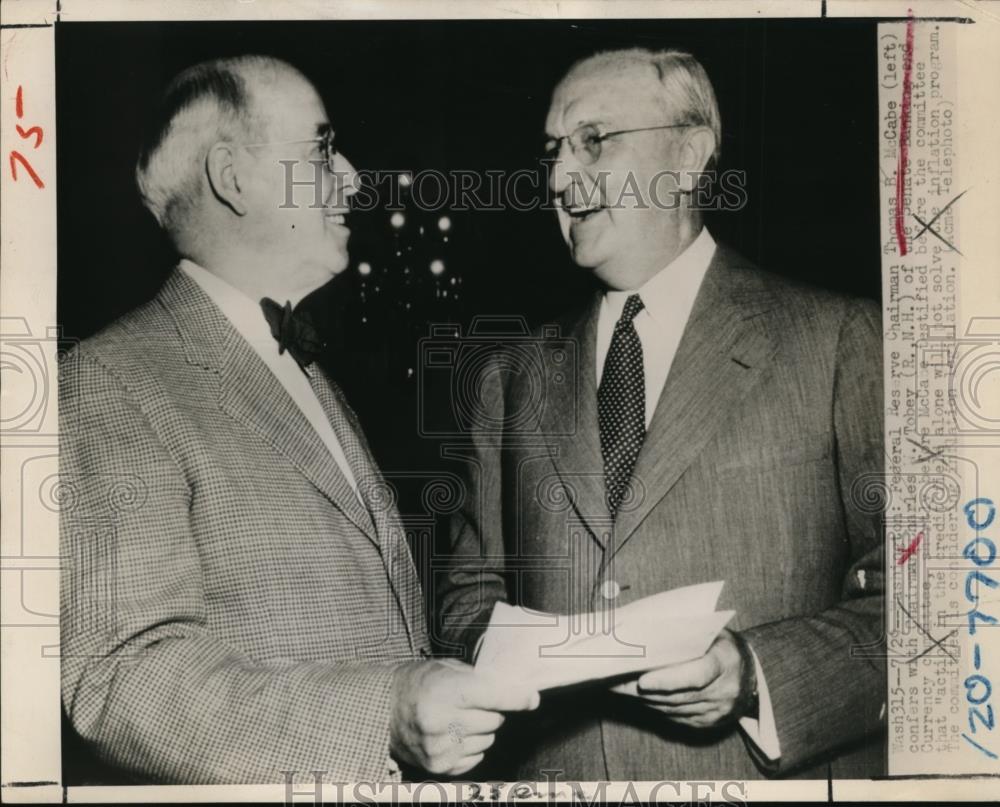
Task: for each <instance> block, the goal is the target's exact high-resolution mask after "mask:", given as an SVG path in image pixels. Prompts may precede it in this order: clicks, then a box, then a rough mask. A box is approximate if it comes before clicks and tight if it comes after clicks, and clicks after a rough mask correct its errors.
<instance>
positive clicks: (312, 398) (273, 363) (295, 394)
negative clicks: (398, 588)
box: [180, 258, 357, 493]
mask: <svg viewBox="0 0 1000 807" xmlns="http://www.w3.org/2000/svg"><path fill="white" fill-rule="evenodd" d="M180 268H181V270H183V271H184V273H185V274H187V276H188V277H190V278H191V279H192V280H193V281H194V282H195V283H197V284H198V285H199V286H200V287H201V289H202V290H203V291H204V292H205V294H207V295H208V296H209V297H210V298H211V299H212V302H213V303H215V304H216V305H217V306H218V307H219V308H220V309H221V311H222V313H223V314H224V315H225V317H226V319H228V320H229V322H230V323H231V324H232V326H233V327H234V328H235V329H236V330H237V331H238V332H239V334H240V336H242V337H243V338H244V339H246V340H247V342H249V343H250V347H252V348H253V349H254V352H255V353H256V354H257V355H258V356H260V357H261V359H262V360H263V361H264V364H266V365H267V367H268V369H270V371H271V372H272V373H274V376H275V378H277V379H278V381H279V382H280V383H281V386H282V387H284V388H285V391H286V392H287V393H288V394H289V396H290V397H291V399H292V400H293V401H294V402H295V404H296V406H298V408H299V409H300V410H301V412H302V414H303V415H305V417H306V420H308V421H309V423H310V424H311V425H312V427H313V428H314V429H315V430H316V434H318V435H319V438H320V440H322V441H323V444H324V445H325V446H326V447H327V449H328V450H329V452H330V454H331V455H332V456H333V459H334V460H335V461H336V463H337V466H338V467H339V468H340V470H341V473H343V474H344V476H345V477H346V479H347V481H348V482H349V483H350V485H351V488H352V489H353V490H354V492H355V493H357V484H356V483H355V481H354V474H352V473H351V467H350V466H349V465H348V464H347V457H346V455H345V454H344V449H343V448H342V447H341V445H340V441H339V440H337V435H336V434H335V433H334V431H333V426H331V425H330V420H329V418H327V416H326V412H324V411H323V405H322V404H321V403H320V402H319V398H317V397H316V393H315V392H313V388H312V386H311V385H310V383H309V379H308V378H307V377H306V373H308V372H309V371H308V370H306V371H305V372H303V369H302V368H301V367H299V363H298V362H297V361H295V359H294V358H292V354H291V353H289V352H288V351H285V352H284V353H281V354H279V353H278V342H277V340H276V339H275V338H274V336H272V335H271V328H270V326H269V325H268V324H267V320H266V319H265V318H264V312H263V310H262V309H261V307H260V301H259V300H251V299H250V298H249V297H247V296H246V295H245V294H244V293H243V292H242V291H240V290H239V289H237V288H235V287H233V286H231V285H229V284H228V283H227V282H226V281H225V280H223V279H222V278H220V277H219V276H218V275H214V274H212V273H211V272H209V271H208V270H207V269H205V268H203V267H201V266H199V265H198V264H196V263H194V262H193V261H189V260H187V259H186V258H185V259H183V260H181V262H180ZM276 302H278V303H279V304H280V303H283V301H282V300H277V301H276Z"/></svg>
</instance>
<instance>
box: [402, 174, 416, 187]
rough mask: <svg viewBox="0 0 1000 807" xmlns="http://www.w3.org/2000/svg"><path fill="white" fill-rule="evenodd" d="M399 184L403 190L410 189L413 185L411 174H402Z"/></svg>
mask: <svg viewBox="0 0 1000 807" xmlns="http://www.w3.org/2000/svg"><path fill="white" fill-rule="evenodd" d="M399 184H400V186H401V187H403V188H408V187H410V185H412V184H413V177H411V176H410V175H409V174H400V175H399Z"/></svg>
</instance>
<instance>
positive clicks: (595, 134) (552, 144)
mask: <svg viewBox="0 0 1000 807" xmlns="http://www.w3.org/2000/svg"><path fill="white" fill-rule="evenodd" d="M693 125H694V124H691V123H668V124H664V125H663V126H642V127H639V128H638V129H618V130H617V131H614V132H604V133H603V134H602V133H601V130H600V129H598V128H597V126H595V125H594V124H592V123H585V124H584V125H583V126H579V127H577V128H576V129H574V130H573V132H572V133H571V134H568V135H563V136H562V137H550V138H549V139H548V140H546V141H545V153H544V159H546V160H554V159H557V158H558V157H559V152H560V151H561V150H562V144H563V141H564V140H565V141H567V142H568V143H569V147H570V149H571V150H572V152H573V156H575V157H576V158H577V159H578V160H579V161H580V162H581V163H582V164H583V165H593V164H594V163H595V162H597V161H598V160H599V159H600V157H601V144H602V143H603V142H604V141H605V140H607V139H608V138H609V137H614V136H615V135H623V134H632V133H633V132H652V131H655V130H656V129H685V128H688V127H690V126H693Z"/></svg>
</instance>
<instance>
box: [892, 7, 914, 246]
mask: <svg viewBox="0 0 1000 807" xmlns="http://www.w3.org/2000/svg"><path fill="white" fill-rule="evenodd" d="M907 12H908V14H909V17H910V18H909V19H908V20H907V21H906V49H905V50H904V51H903V102H902V109H901V110H900V113H899V166H898V167H897V168H896V241H897V243H898V244H899V254H900V255H905V254H906V228H905V227H904V226H903V214H904V211H903V205H904V204H905V201H906V167H907V158H908V157H909V155H908V153H907V152H908V150H909V145H910V144H909V142H908V141H909V137H908V134H909V130H910V95H911V92H912V89H913V84H912V73H913V9H912V8H911V9H907Z"/></svg>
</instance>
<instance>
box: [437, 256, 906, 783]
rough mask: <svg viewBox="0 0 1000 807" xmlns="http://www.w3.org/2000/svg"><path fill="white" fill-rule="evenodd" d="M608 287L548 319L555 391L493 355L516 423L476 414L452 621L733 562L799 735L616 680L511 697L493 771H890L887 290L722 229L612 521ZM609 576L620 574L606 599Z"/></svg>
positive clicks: (752, 634)
mask: <svg viewBox="0 0 1000 807" xmlns="http://www.w3.org/2000/svg"><path fill="white" fill-rule="evenodd" d="M599 305H600V299H599V298H597V299H595V300H594V302H593V305H591V306H590V307H589V308H587V309H586V310H583V311H579V312H577V313H576V314H575V315H574V316H573V317H572V318H571V319H569V320H568V321H567V322H566V323H563V325H564V328H563V330H562V336H563V338H562V339H560V340H559V341H557V342H552V341H549V342H546V341H544V340H540V341H539V351H538V356H539V358H540V359H541V361H542V365H541V376H542V377H543V378H544V379H545V381H546V383H547V385H546V386H545V387H544V393H545V397H544V398H541V397H540V396H539V389H540V387H539V385H538V383H537V379H538V375H539V374H538V373H532V372H520V373H515V372H509V371H508V372H506V373H494V374H488V373H487V374H484V376H483V377H484V379H485V386H484V388H483V389H482V390H479V393H480V395H479V398H480V399H481V400H482V401H483V402H485V406H486V408H487V411H486V412H485V413H484V417H483V420H482V421H481V422H482V423H485V424H497V423H505V422H506V423H507V424H515V423H516V424H518V425H517V428H513V427H512V426H506V427H505V428H504V430H503V433H502V434H496V433H493V432H491V431H490V430H489V429H484V430H481V431H480V433H474V434H473V435H472V438H473V442H474V446H475V451H474V453H473V455H472V456H473V458H474V461H472V462H469V463H468V464H467V471H468V479H467V488H468V490H469V491H470V494H469V496H468V498H467V500H466V504H465V506H464V507H463V509H462V510H461V514H460V517H458V518H456V519H455V520H454V523H453V529H452V544H453V558H452V568H451V570H450V573H449V574H448V576H447V580H446V581H445V583H444V584H443V585H442V586H441V587H440V588H439V589H438V590H437V591H436V592H435V594H436V595H437V597H438V600H439V608H440V611H439V618H440V624H441V631H442V633H441V635H442V637H443V639H444V640H445V641H446V642H449V643H451V644H457V645H460V646H464V647H466V648H471V647H473V646H474V644H475V642H476V639H477V637H478V636H479V634H480V633H481V632H482V630H483V626H484V624H485V622H486V621H487V620H488V617H489V613H490V611H491V609H492V606H493V603H494V602H495V601H496V600H497V599H509V600H511V601H514V602H517V603H518V604H520V605H524V606H527V607H529V608H534V609H538V610H543V611H552V612H561V613H577V612H586V611H591V610H601V609H602V608H607V607H613V606H614V604H618V605H625V604H627V603H629V602H633V601H634V600H638V599H640V598H642V597H645V596H648V595H650V594H655V593H657V592H659V591H666V590H669V589H673V588H678V587H680V586H685V585H690V584H693V583H703V582H708V581H712V580H724V581H725V587H724V588H723V592H722V596H721V599H720V602H719V609H720V610H729V609H733V610H735V611H736V617H735V618H734V621H733V622H732V623H731V624H730V626H729V627H731V628H732V629H734V630H737V631H740V632H741V633H742V635H743V636H744V637H745V638H746V639H747V641H748V642H749V644H750V646H751V647H752V648H753V649H754V651H755V652H756V654H757V656H758V658H759V659H760V663H761V665H762V667H763V671H764V677H765V679H766V682H767V685H768V689H769V693H770V696H771V702H772V705H773V708H774V716H775V724H776V727H777V732H778V739H779V743H780V746H781V758H780V761H779V764H777V765H774V766H771V765H766V764H764V761H763V760H762V759H758V758H757V756H756V754H755V753H754V749H753V748H752V747H749V748H748V747H746V744H745V743H744V740H743V738H742V736H741V734H740V732H739V731H738V730H737V729H736V727H735V726H728V727H721V728H719V729H717V730H712V731H695V730H687V729H684V728H682V727H680V726H678V725H677V724H674V723H672V722H671V721H669V720H666V719H665V718H664V717H663V715H661V714H660V713H659V712H656V711H654V710H652V709H649V708H648V707H645V706H643V705H641V704H638V703H637V702H636V701H635V700H634V699H631V698H628V697H627V696H623V695H616V694H613V693H611V692H609V691H608V688H607V687H600V686H597V687H591V688H590V689H588V690H587V691H585V692H580V691H576V690H572V691H569V692H565V693H562V692H559V691H553V692H549V693H547V694H546V695H545V696H544V697H543V699H542V706H541V708H540V709H539V710H538V711H537V712H536V713H534V714H531V715H524V716H512V717H511V719H509V720H508V721H507V723H506V724H505V726H504V730H503V734H502V735H500V736H498V741H497V746H496V747H495V749H494V754H493V757H494V759H499V758H502V757H503V756H505V755H506V756H507V759H508V761H509V767H507V768H506V769H505V770H500V771H496V775H498V776H503V777H516V778H524V779H529V780H535V779H542V778H544V774H543V772H544V771H545V770H558V771H560V772H561V775H562V776H563V777H564V778H566V779H570V780H573V779H580V780H595V779H613V780H621V779H638V780H660V779H685V778H689V779H702V780H706V779H707V780H711V779H729V778H760V777H761V775H762V774H763V775H778V776H805V777H809V778H826V776H827V773H828V770H829V769H830V768H828V766H830V767H832V771H833V775H834V776H835V777H838V778H858V777H868V776H871V775H874V774H878V773H881V772H884V763H883V753H882V747H883V742H884V740H883V736H882V733H883V732H884V730H885V706H884V703H885V696H886V686H887V685H886V676H885V668H884V644H883V640H882V635H883V634H882V631H883V619H882V609H883V604H884V598H883V544H882V525H881V510H880V506H879V496H878V495H873V494H876V493H877V491H878V490H879V488H880V486H881V485H883V484H884V483H883V480H882V468H883V446H882V443H883V436H882V423H883V418H882V406H883V404H882V341H881V327H880V320H879V315H878V310H877V307H876V306H875V305H874V304H873V303H871V302H870V301H864V300H855V299H850V298H847V297H844V296H841V295H836V294H833V293H830V292H825V291H822V290H817V289H810V288H807V287H804V286H799V285H796V284H792V283H790V282H788V281H785V280H783V279H781V278H778V277H775V276H773V275H768V274H765V273H763V272H761V271H759V270H758V269H756V268H755V267H754V266H752V265H751V264H750V263H749V262H748V261H746V260H745V259H744V258H742V257H741V256H739V255H737V254H735V253H734V252H732V251H730V250H728V249H726V248H725V247H723V246H721V245H720V246H719V247H718V249H717V251H716V254H715V257H714V258H713V260H712V263H711V265H710V266H709V269H708V272H707V273H706V275H705V279H704V281H703V283H702V286H701V288H700V290H699V292H698V296H697V298H696V300H695V304H694V308H693V310H692V313H691V317H690V319H689V321H688V324H687V327H686V329H685V331H684V334H683V337H682V339H681V343H680V345H679V347H678V350H677V354H676V356H675V358H674V362H673V364H672V365H671V369H670V374H669V376H668V377H667V381H666V384H665V385H664V388H663V391H662V394H661V397H660V400H659V402H658V403H657V405H656V410H655V412H654V415H653V420H652V422H651V423H650V426H649V429H648V431H647V434H646V438H645V441H644V443H643V446H642V449H641V451H640V454H639V457H638V459H637V461H636V465H635V469H634V471H633V481H634V482H635V483H636V484H635V495H634V496H633V497H631V498H630V499H629V500H628V501H627V502H625V503H623V505H622V507H621V509H620V510H619V512H618V515H617V518H616V519H615V520H614V521H612V519H611V517H610V516H609V514H608V509H607V505H606V503H605V499H604V473H603V462H602V458H601V448H600V438H599V431H598V422H597V379H596V377H595V372H596V370H595V359H594V351H595V344H596V330H597V316H598V312H599ZM567 339H568V340H569V341H570V342H571V343H572V344H574V345H575V347H576V358H577V360H578V365H577V367H576V370H577V373H576V375H575V376H574V377H572V382H571V383H566V382H565V381H564V382H563V383H557V382H556V380H555V379H557V378H560V377H562V378H564V379H566V378H569V375H568V372H569V371H568V368H567V364H566V356H567V355H572V353H571V352H570V351H567V350H564V349H563V347H564V345H565V344H566V340H567ZM560 357H561V358H562V362H561V363H559V361H558V359H559V358H560ZM518 361H519V359H518V357H517V356H513V357H512V358H511V359H509V360H507V366H508V368H510V367H511V366H514V367H517V366H518V364H517V362H518ZM521 361H523V360H521ZM560 373H561V374H562V375H561V376H560V375H559V374H560ZM532 413H537V417H536V416H534V415H532ZM612 583H614V584H617V586H615V587H614V588H613V590H615V591H620V594H619V595H618V596H617V597H615V596H614V595H613V594H612V595H611V596H612V600H611V601H610V602H609V601H608V599H607V597H606V596H605V595H604V594H603V592H604V591H607V590H608V588H607V587H606V584H608V585H610V584H612ZM667 616H674V617H676V616H679V615H677V614H669V615H667ZM758 764H760V766H761V767H759V768H758V767H757V765H758Z"/></svg>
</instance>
